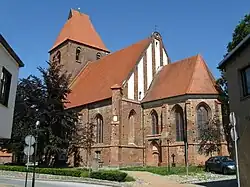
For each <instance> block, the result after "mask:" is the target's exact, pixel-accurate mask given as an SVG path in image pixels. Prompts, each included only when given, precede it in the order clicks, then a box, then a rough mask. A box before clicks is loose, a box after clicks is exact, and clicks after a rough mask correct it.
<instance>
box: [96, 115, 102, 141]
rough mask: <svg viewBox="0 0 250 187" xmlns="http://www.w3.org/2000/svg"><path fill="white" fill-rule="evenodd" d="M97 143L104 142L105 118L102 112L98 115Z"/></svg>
mask: <svg viewBox="0 0 250 187" xmlns="http://www.w3.org/2000/svg"><path fill="white" fill-rule="evenodd" d="M96 143H103V118H102V116H101V115H100V114H98V115H97V116H96Z"/></svg>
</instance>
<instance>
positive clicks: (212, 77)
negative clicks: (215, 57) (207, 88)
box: [199, 55, 217, 91]
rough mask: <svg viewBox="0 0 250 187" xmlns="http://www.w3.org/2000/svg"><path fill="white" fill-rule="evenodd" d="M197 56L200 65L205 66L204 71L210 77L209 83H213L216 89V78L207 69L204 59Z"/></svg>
mask: <svg viewBox="0 0 250 187" xmlns="http://www.w3.org/2000/svg"><path fill="white" fill-rule="evenodd" d="M199 58H200V59H201V62H202V65H203V66H204V67H205V69H206V71H207V73H208V76H209V78H210V81H211V83H212V85H213V88H214V90H215V91H217V89H216V88H215V83H216V79H215V78H214V76H213V75H212V73H211V71H210V70H209V68H208V66H207V64H206V63H205V61H204V59H203V57H202V56H201V55H200V56H199Z"/></svg>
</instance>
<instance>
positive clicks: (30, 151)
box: [23, 146, 34, 156]
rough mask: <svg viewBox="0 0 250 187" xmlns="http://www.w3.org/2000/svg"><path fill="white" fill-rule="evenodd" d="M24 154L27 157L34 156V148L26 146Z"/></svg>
mask: <svg viewBox="0 0 250 187" xmlns="http://www.w3.org/2000/svg"><path fill="white" fill-rule="evenodd" d="M23 152H24V154H25V155H27V156H31V155H33V154H34V147H33V146H26V147H25V148H24V150H23Z"/></svg>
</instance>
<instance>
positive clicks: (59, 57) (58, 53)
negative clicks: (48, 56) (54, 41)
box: [56, 51, 61, 64]
mask: <svg viewBox="0 0 250 187" xmlns="http://www.w3.org/2000/svg"><path fill="white" fill-rule="evenodd" d="M56 61H57V62H58V64H60V63H61V52H60V51H58V52H57V53H56Z"/></svg>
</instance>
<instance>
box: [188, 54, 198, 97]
mask: <svg viewBox="0 0 250 187" xmlns="http://www.w3.org/2000/svg"><path fill="white" fill-rule="evenodd" d="M193 57H195V58H196V60H195V65H194V67H193V71H192V76H191V77H190V80H189V81H188V82H189V84H188V86H187V89H186V93H188V92H189V90H190V87H191V85H192V83H193V80H194V79H193V77H194V71H195V68H196V66H197V61H198V59H199V54H197V55H195V56H193Z"/></svg>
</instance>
